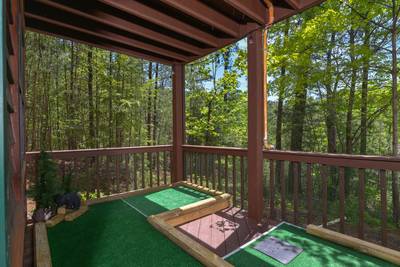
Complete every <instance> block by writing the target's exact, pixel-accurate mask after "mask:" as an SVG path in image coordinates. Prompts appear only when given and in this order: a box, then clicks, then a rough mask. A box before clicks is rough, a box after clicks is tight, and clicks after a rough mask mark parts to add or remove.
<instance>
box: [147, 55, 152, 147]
mask: <svg viewBox="0 0 400 267" xmlns="http://www.w3.org/2000/svg"><path fill="white" fill-rule="evenodd" d="M148 78H149V81H151V80H152V79H153V63H151V62H149V70H148ZM147 90H148V91H147V119H146V126H147V145H148V146H151V145H152V144H153V142H152V140H151V118H152V114H151V113H152V109H151V107H152V103H151V102H152V86H150V85H149V86H148V89H147Z"/></svg>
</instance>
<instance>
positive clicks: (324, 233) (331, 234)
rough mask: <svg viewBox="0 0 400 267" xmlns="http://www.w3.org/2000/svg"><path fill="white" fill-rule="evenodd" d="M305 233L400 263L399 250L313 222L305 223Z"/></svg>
mask: <svg viewBox="0 0 400 267" xmlns="http://www.w3.org/2000/svg"><path fill="white" fill-rule="evenodd" d="M306 231H307V233H309V234H311V235H314V236H318V237H320V238H322V239H326V240H329V241H331V242H334V243H337V244H339V245H342V246H345V247H350V248H352V249H354V250H358V251H360V252H362V253H365V254H367V255H371V256H374V257H377V258H380V259H383V260H386V261H388V262H391V263H394V264H396V265H400V252H399V251H396V250H393V249H390V248H386V247H382V246H379V245H376V244H373V243H370V242H367V241H364V240H361V239H358V238H355V237H352V236H348V235H345V234H341V233H338V232H335V231H332V230H329V229H326V228H322V227H318V226H316V225H313V224H309V225H307V229H306Z"/></svg>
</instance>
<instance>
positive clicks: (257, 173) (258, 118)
mask: <svg viewBox="0 0 400 267" xmlns="http://www.w3.org/2000/svg"><path fill="white" fill-rule="evenodd" d="M262 35H263V32H262V30H261V29H259V30H256V31H254V32H252V33H251V34H250V35H249V36H248V38H247V50H248V57H247V58H248V59H247V64H248V156H247V158H248V192H249V196H248V210H249V217H250V218H252V219H255V220H256V221H257V222H259V221H260V220H261V218H262V215H263V210H264V199H263V186H264V185H263V175H264V174H263V162H264V158H263V133H264V131H263V130H264V128H263V124H264V120H263V117H264V113H263V104H264V93H263V92H264V90H263V88H264V87H263V86H264V74H263V70H264V66H263V65H264V49H263V39H262Z"/></svg>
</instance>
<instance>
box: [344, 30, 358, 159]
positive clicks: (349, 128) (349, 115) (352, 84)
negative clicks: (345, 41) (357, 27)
mask: <svg viewBox="0 0 400 267" xmlns="http://www.w3.org/2000/svg"><path fill="white" fill-rule="evenodd" d="M349 35H350V65H351V82H350V92H349V101H348V105H347V116H346V150H345V151H346V154H353V139H352V136H353V135H352V126H353V107H354V95H355V91H356V81H357V68H356V65H355V53H354V45H355V35H356V32H355V31H354V30H353V29H351V30H350V32H349Z"/></svg>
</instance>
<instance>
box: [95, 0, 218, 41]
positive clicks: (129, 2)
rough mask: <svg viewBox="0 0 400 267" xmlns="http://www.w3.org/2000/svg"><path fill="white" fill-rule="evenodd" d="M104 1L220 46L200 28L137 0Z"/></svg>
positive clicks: (103, 1) (213, 37) (175, 30)
mask: <svg viewBox="0 0 400 267" xmlns="http://www.w3.org/2000/svg"><path fill="white" fill-rule="evenodd" d="M99 1H100V2H102V3H105V4H107V5H110V6H112V7H115V8H118V9H120V10H122V11H125V12H127V13H129V14H132V15H134V16H137V17H140V18H142V19H144V20H147V21H150V22H151V23H154V24H157V25H159V26H161V27H165V28H167V29H169V30H172V31H174V32H177V33H180V34H182V35H185V36H187V37H190V38H192V39H194V40H197V41H199V42H202V43H204V44H207V45H209V46H211V47H218V45H219V42H218V39H217V38H216V37H215V36H213V35H211V34H208V33H206V32H204V31H202V30H199V29H198V28H195V27H193V26H191V25H189V24H186V23H184V22H182V21H180V20H178V19H175V18H173V17H170V16H168V15H166V14H164V13H162V12H160V11H158V10H155V9H152V8H150V7H148V6H146V5H144V4H142V3H140V2H137V1H135V0H99Z"/></svg>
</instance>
